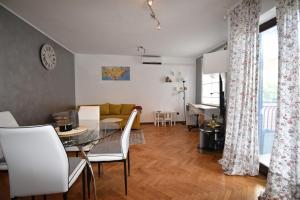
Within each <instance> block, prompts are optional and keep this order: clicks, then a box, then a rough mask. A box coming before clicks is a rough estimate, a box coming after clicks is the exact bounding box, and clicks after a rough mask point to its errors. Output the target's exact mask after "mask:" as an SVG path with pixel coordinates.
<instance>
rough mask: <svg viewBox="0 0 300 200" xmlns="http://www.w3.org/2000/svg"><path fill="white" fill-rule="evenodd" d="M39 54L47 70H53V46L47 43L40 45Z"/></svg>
mask: <svg viewBox="0 0 300 200" xmlns="http://www.w3.org/2000/svg"><path fill="white" fill-rule="evenodd" d="M40 54H41V55H40V56H41V61H42V64H43V66H44V67H45V68H46V69H47V70H53V69H54V68H55V66H56V55H55V51H54V48H53V47H52V46H51V45H49V44H44V45H42V48H41V52H40Z"/></svg>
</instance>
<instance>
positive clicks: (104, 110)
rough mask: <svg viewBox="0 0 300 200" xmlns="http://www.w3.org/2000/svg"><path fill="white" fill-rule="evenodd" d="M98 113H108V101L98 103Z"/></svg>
mask: <svg viewBox="0 0 300 200" xmlns="http://www.w3.org/2000/svg"><path fill="white" fill-rule="evenodd" d="M100 115H109V103H105V104H101V105H100Z"/></svg>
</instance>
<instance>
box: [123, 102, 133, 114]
mask: <svg viewBox="0 0 300 200" xmlns="http://www.w3.org/2000/svg"><path fill="white" fill-rule="evenodd" d="M134 107H135V105H134V104H121V115H130V113H131V111H132V110H133V109H134Z"/></svg>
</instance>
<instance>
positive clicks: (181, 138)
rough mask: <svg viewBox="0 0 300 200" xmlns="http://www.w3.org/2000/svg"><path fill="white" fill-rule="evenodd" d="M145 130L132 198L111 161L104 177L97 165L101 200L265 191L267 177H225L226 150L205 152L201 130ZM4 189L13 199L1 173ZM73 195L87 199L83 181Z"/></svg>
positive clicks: (247, 198) (135, 150)
mask: <svg viewBox="0 0 300 200" xmlns="http://www.w3.org/2000/svg"><path fill="white" fill-rule="evenodd" d="M142 128H143V130H144V134H145V140H146V144H143V145H133V146H131V149H130V150H131V154H130V155H131V176H130V177H129V178H128V195H127V196H125V192H124V182H123V165H122V164H121V163H107V164H104V174H103V175H102V176H101V177H100V178H98V177H97V166H94V172H95V175H96V177H97V178H96V184H97V196H98V199H100V200H118V199H128V200H160V199H162V200H169V199H173V200H194V199H195V200H202V199H207V200H221V199H232V200H233V199H236V200H254V199H257V196H258V195H259V194H260V193H261V192H262V191H263V190H264V185H265V183H266V180H265V178H264V177H262V176H258V177H240V176H227V175H224V174H223V171H222V169H221V167H220V165H219V164H218V163H217V161H218V160H219V159H220V158H221V153H220V152H201V153H199V152H198V150H197V148H196V146H197V144H198V132H197V130H193V131H192V132H188V131H187V129H186V128H185V126H183V125H179V124H178V125H176V126H175V127H155V126H153V125H143V126H142ZM28 184H30V183H28ZM3 186H4V187H3ZM0 187H1V188H0V199H1V200H4V199H9V188H8V177H7V174H5V173H0ZM68 197H69V199H74V200H80V199H82V195H81V179H79V180H78V181H77V182H76V183H75V185H73V187H72V188H71V190H70V191H69V194H68ZM22 199H31V198H22ZM36 199H42V197H38V198H36ZM48 199H50V200H51V199H62V195H61V194H60V195H50V196H47V200H48Z"/></svg>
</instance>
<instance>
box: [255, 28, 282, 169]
mask: <svg viewBox="0 0 300 200" xmlns="http://www.w3.org/2000/svg"><path fill="white" fill-rule="evenodd" d="M259 72H260V73H259V74H260V75H259V82H260V87H259V145H260V146H259V147H260V162H261V163H262V164H264V165H265V166H267V167H268V166H269V162H270V155H271V151H272V146H273V139H274V133H275V126H276V113H277V85H278V36H277V26H271V27H270V28H268V29H266V30H264V31H262V32H261V33H260V69H259Z"/></svg>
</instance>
